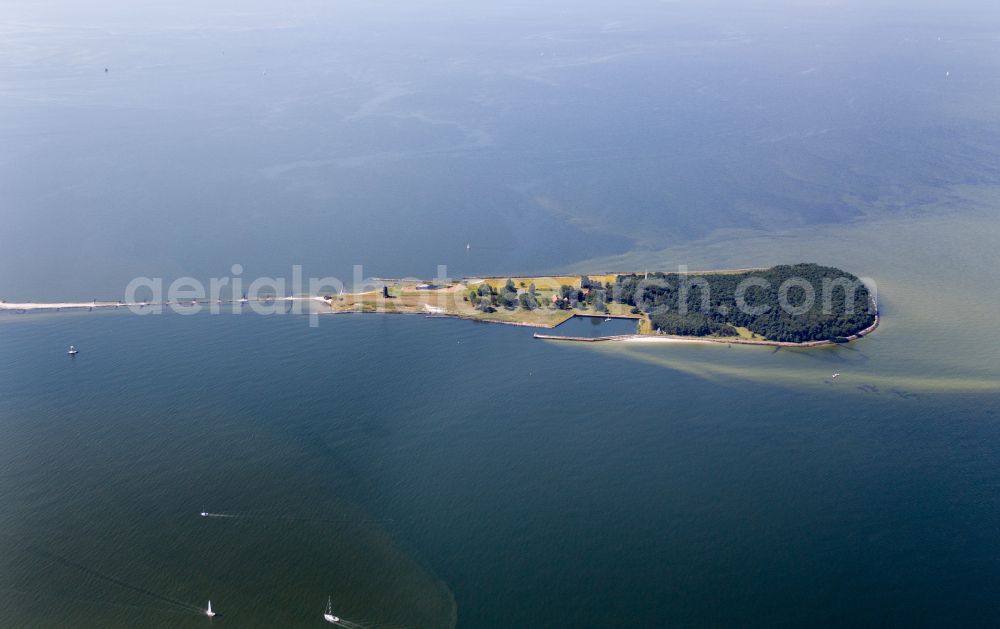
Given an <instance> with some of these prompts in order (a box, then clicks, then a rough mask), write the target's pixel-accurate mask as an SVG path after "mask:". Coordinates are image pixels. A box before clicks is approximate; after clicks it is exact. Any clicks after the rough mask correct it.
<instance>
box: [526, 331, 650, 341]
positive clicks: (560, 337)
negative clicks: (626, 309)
mask: <svg viewBox="0 0 1000 629" xmlns="http://www.w3.org/2000/svg"><path fill="white" fill-rule="evenodd" d="M532 336H533V337H534V338H536V339H543V340H548V341H580V342H582V343H596V342H598V341H624V340H625V339H630V338H632V337H634V336H635V335H634V334H616V335H613V336H563V335H561V334H539V333H537V332H536V333H534V334H533V335H532Z"/></svg>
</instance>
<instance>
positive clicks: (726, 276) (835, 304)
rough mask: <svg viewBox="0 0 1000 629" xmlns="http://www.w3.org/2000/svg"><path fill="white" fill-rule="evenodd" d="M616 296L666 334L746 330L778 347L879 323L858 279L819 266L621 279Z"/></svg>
mask: <svg viewBox="0 0 1000 629" xmlns="http://www.w3.org/2000/svg"><path fill="white" fill-rule="evenodd" d="M610 288H611V290H610V296H611V298H612V299H613V300H614V301H615V302H618V303H622V304H627V305H631V306H633V311H639V312H644V313H647V314H648V315H649V319H650V322H651V324H652V326H653V329H654V330H656V331H659V332H663V333H665V334H678V335H693V336H706V335H718V336H734V335H736V334H737V331H736V329H735V328H736V327H744V328H746V329H748V330H750V331H751V332H754V333H756V334H758V335H760V336H762V337H764V338H766V339H768V340H771V341H784V342H793V343H801V342H805V341H818V340H833V341H837V340H841V339H843V338H844V337H847V336H850V335H852V334H855V333H857V332H859V331H861V330H863V329H865V328H867V327H869V326H870V325H872V323H874V321H875V308H874V303H873V301H872V299H871V295H870V293H869V291H868V289H867V287H865V285H864V284H863V283H862V282H861V281H860V280H859V279H858V278H857V277H856V276H854V275H852V274H850V273H848V272H846V271H842V270H840V269H835V268H832V267H826V266H820V265H817V264H795V265H782V266H775V267H772V268H770V269H766V270H760V271H747V272H740V273H706V274H704V275H699V274H687V273H685V274H681V273H649V274H642V275H640V274H631V275H619V276H617V278H616V282H615V284H614V286H612V287H610ZM593 292H595V291H593V290H592V291H591V293H593Z"/></svg>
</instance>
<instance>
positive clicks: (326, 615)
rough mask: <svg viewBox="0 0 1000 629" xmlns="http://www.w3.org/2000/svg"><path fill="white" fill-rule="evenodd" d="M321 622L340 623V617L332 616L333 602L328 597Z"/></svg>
mask: <svg viewBox="0 0 1000 629" xmlns="http://www.w3.org/2000/svg"><path fill="white" fill-rule="evenodd" d="M323 620H325V621H327V622H340V617H339V616H334V615H333V600H332V598H331V597H329V596H327V597H326V611H324V612H323Z"/></svg>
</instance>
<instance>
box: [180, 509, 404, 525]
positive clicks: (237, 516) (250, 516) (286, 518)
mask: <svg viewBox="0 0 1000 629" xmlns="http://www.w3.org/2000/svg"><path fill="white" fill-rule="evenodd" d="M198 515H199V516H201V517H203V518H229V519H233V520H256V521H261V522H266V521H270V522H318V523H321V524H387V523H389V522H395V520H393V519H392V518H369V519H355V518H310V517H300V516H293V515H266V514H261V513H239V512H236V513H212V512H211V511H202V512H200V513H199V514H198Z"/></svg>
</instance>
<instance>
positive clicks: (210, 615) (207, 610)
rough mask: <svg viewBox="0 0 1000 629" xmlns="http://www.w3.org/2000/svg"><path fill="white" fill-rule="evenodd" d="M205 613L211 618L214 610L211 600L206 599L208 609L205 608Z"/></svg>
mask: <svg viewBox="0 0 1000 629" xmlns="http://www.w3.org/2000/svg"><path fill="white" fill-rule="evenodd" d="M205 615H206V616H208V617H209V618H211V617H212V616H214V615H215V612H213V611H212V601H211V600H209V601H208V609H206V610H205Z"/></svg>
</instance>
